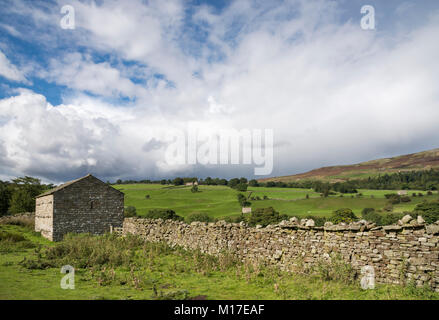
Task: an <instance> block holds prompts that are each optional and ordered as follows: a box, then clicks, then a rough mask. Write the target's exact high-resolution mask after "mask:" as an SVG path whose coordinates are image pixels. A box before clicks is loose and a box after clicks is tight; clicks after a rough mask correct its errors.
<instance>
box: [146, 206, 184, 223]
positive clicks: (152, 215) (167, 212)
mask: <svg viewBox="0 0 439 320" xmlns="http://www.w3.org/2000/svg"><path fill="white" fill-rule="evenodd" d="M145 218H148V219H163V220H175V221H183V220H184V218H183V217H181V216H179V215H177V214H176V213H175V211H174V210H171V209H152V210H149V211H148V213H147V214H146V215H145Z"/></svg>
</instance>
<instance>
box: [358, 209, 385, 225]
mask: <svg viewBox="0 0 439 320" xmlns="http://www.w3.org/2000/svg"><path fill="white" fill-rule="evenodd" d="M361 217H362V218H363V219H364V220H367V221H369V222H374V223H376V224H377V225H379V226H380V225H381V224H382V217H381V215H380V214H379V213H377V212H376V211H375V209H374V208H364V209H363V211H361Z"/></svg>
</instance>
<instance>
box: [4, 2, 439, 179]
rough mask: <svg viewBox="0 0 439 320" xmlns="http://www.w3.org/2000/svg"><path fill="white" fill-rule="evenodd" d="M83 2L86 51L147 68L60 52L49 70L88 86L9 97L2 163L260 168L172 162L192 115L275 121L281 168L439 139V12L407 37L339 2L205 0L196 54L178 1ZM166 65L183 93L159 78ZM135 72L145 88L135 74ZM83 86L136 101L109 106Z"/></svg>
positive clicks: (55, 175)
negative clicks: (170, 139)
mask: <svg viewBox="0 0 439 320" xmlns="http://www.w3.org/2000/svg"><path fill="white" fill-rule="evenodd" d="M72 5H73V6H74V7H75V9H77V15H76V16H77V17H78V19H79V21H77V30H75V31H74V32H77V33H72V37H73V38H72V39H73V40H74V41H77V42H78V45H81V46H85V47H87V49H88V50H87V52H97V53H98V54H107V55H111V56H112V57H116V58H115V60H118V59H119V60H129V61H134V62H136V63H138V64H137V65H136V66H135V67H125V66H124V65H122V64H118V63H116V64H114V63H112V64H110V62H94V61H93V59H92V58H91V56H92V55H91V54H90V55H89V54H79V53H74V54H69V55H66V56H65V57H61V58H60V57H53V58H52V60H51V62H50V64H49V69H48V71H47V72H46V73H44V72H43V73H41V76H44V77H45V78H46V79H48V80H50V81H54V82H56V83H58V84H63V85H66V86H68V87H70V88H72V89H75V90H77V91H75V92H74V94H73V95H71V96H69V97H68V98H65V101H64V104H62V105H59V106H51V105H50V104H48V103H47V102H46V100H45V98H44V96H41V95H38V94H36V93H33V92H22V93H21V94H20V95H18V96H16V97H10V98H6V99H3V100H1V101H0V110H1V112H2V113H1V114H2V116H1V117H0V126H1V127H2V132H5V133H2V135H1V136H0V154H1V157H0V158H1V159H2V161H0V166H2V171H4V172H9V173H10V174H11V175H13V174H20V173H23V172H24V173H28V174H31V173H33V174H39V175H40V176H43V177H49V178H52V179H61V178H67V177H68V178H73V177H74V176H77V175H79V174H80V173H81V174H82V173H84V170H96V171H98V172H99V173H100V174H101V175H102V176H105V177H119V176H121V177H130V176H131V177H132V176H137V177H147V176H149V177H159V176H161V175H164V176H166V175H167V174H174V173H175V174H177V173H181V172H182V171H181V170H185V171H184V173H183V174H184V175H190V174H193V173H194V174H198V175H203V174H208V175H212V176H213V175H215V174H216V175H221V176H226V177H230V176H232V175H246V174H247V175H249V176H250V175H251V174H252V172H253V170H252V168H242V167H240V168H237V167H230V166H221V167H214V168H212V167H203V166H194V167H190V166H189V167H188V166H182V167H171V166H168V165H167V164H166V163H165V162H164V155H163V151H164V148H165V146H166V143H167V141H166V138H165V133H166V131H168V130H172V129H173V128H178V129H185V128H186V125H187V123H190V122H191V121H194V120H196V121H198V122H199V123H201V124H203V127H204V128H205V130H206V131H209V132H212V133H214V132H216V131H218V130H219V129H221V128H236V129H240V128H243V127H246V128H258V129H263V128H272V129H274V133H275V167H274V172H273V174H289V173H293V172H298V171H302V170H306V169H312V168H313V167H317V166H321V165H325V164H328V165H329V164H339V163H349V162H355V161H361V160H366V159H372V158H375V157H379V156H386V155H391V153H393V154H395V152H397V153H403V152H405V151H408V152H410V151H418V150H422V149H423V148H429V147H434V146H435V144H436V143H437V142H436V140H437V139H436V137H437V135H438V134H439V129H438V128H437V124H436V123H437V120H436V119H437V118H438V116H439V109H438V108H437V106H438V98H439V88H437V85H436V83H437V74H439V64H438V63H437V61H436V60H437V56H438V54H439V44H438V42H437V41H436V38H437V34H438V33H439V18H438V17H439V16H438V15H435V13H434V12H433V13H432V14H431V17H430V18H429V19H425V21H424V24H423V26H422V27H417V28H416V29H413V30H412V31H411V32H410V33H408V34H398V33H395V34H381V33H379V32H370V31H364V30H362V29H361V28H360V24H359V21H348V22H346V23H343V24H341V23H340V22H339V20H338V19H339V16H338V12H339V9H340V8H338V7H337V6H336V5H335V4H334V3H332V2H331V3H329V2H327V1H313V2H309V1H292V2H291V3H289V4H288V3H287V4H286V5H285V6H282V7H280V8H279V7H276V6H272V5H270V4H269V3H267V2H260V3H258V2H251V1H236V2H233V3H232V4H231V6H230V7H229V8H227V9H226V10H224V11H223V12H221V13H219V14H218V13H216V12H214V11H213V10H211V9H209V8H208V7H206V6H202V7H199V8H198V10H197V11H196V13H195V15H194V17H193V18H194V21H195V23H197V26H198V27H199V28H200V29H201V30H203V31H204V32H205V33H206V37H207V40H206V41H207V42H202V43H199V44H198V45H200V48H198V49H199V51H200V52H201V54H200V56H197V57H194V56H191V55H190V54H188V53H187V52H186V51H185V50H186V49H187V48H186V47H185V45H187V44H189V45H191V46H192V45H193V46H195V43H196V42H191V41H188V42H186V38H187V37H189V35H188V34H186V33H185V32H186V31H184V27H185V26H184V23H183V22H182V19H183V14H184V5H183V3H182V2H180V1H175V2H170V3H165V2H162V1H157V2H154V1H153V2H151V3H150V5H149V6H146V5H144V4H143V2H140V1H124V2H123V3H116V2H114V1H107V2H105V3H102V4H100V5H96V4H95V3H94V2H90V3H83V2H75V1H74V2H72ZM43 20H44V19H43ZM182 39H183V40H182ZM182 42H183V43H182ZM195 49H197V48H195ZM212 57H215V59H211V58H212ZM219 57H221V58H219ZM155 72H158V73H162V74H164V77H165V78H166V79H167V80H170V81H172V82H173V83H175V87H172V86H171V87H169V86H168V85H167V84H168V82H167V81H166V79H158V78H154V77H151V76H152V74H154V73H155ZM194 73H197V76H194ZM136 74H137V75H138V76H139V77H140V78H142V79H146V81H147V84H146V85H143V84H139V83H134V82H133V81H132V80H130V77H133V75H136ZM78 91H79V93H78ZM80 91H88V92H92V93H94V94H97V95H102V96H104V97H108V96H128V97H131V98H132V97H135V98H136V101H135V103H132V104H130V105H129V106H126V105H125V104H124V105H120V106H115V105H109V104H106V103H104V102H102V101H101V100H99V99H94V98H90V97H87V96H85V95H82V94H81V93H80ZM3 129H5V130H3ZM390 150H391V151H390ZM12 164H13V165H12ZM247 169H249V170H247ZM232 170H233V171H232ZM234 170H236V171H234ZM238 170H242V171H241V172H238ZM60 173H62V174H60Z"/></svg>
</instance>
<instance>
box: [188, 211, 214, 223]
mask: <svg viewBox="0 0 439 320" xmlns="http://www.w3.org/2000/svg"><path fill="white" fill-rule="evenodd" d="M194 221H201V222H212V221H214V219H213V218H212V217H209V215H208V214H207V213H202V212H194V213H191V214H190V215H188V216H187V217H186V222H187V223H191V222H194Z"/></svg>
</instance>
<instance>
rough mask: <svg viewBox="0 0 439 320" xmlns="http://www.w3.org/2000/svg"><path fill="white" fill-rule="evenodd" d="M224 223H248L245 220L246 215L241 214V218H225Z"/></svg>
mask: <svg viewBox="0 0 439 320" xmlns="http://www.w3.org/2000/svg"><path fill="white" fill-rule="evenodd" d="M224 221H225V222H228V223H240V222H242V221H244V222H245V221H246V219H245V217H244V215H243V214H241V215H239V216H235V217H233V216H232V217H231V216H228V217H225V218H224Z"/></svg>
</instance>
